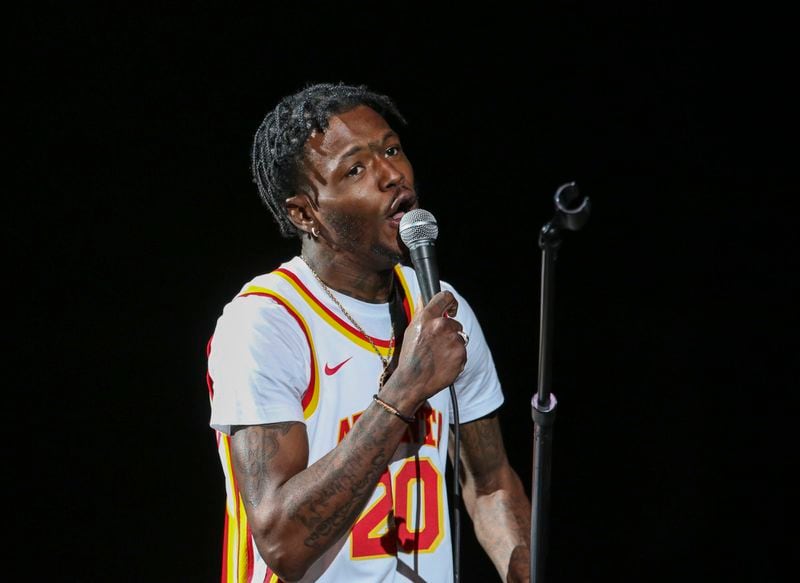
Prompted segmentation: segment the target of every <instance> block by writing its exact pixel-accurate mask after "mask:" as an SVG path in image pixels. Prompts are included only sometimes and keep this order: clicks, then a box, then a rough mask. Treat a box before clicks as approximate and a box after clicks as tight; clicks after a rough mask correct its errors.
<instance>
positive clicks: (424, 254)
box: [409, 241, 442, 305]
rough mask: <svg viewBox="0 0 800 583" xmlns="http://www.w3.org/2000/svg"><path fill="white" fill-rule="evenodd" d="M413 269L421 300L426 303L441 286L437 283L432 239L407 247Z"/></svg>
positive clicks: (436, 268) (437, 270) (437, 274)
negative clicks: (415, 273)
mask: <svg viewBox="0 0 800 583" xmlns="http://www.w3.org/2000/svg"><path fill="white" fill-rule="evenodd" d="M409 251H410V255H411V262H412V263H413V264H414V271H416V272H417V280H418V281H419V289H420V291H421V292H422V301H423V303H424V304H426V305H427V303H428V302H429V301H431V298H432V297H433V296H435V295H436V294H438V293H439V292H440V291H441V290H442V288H441V284H440V283H439V268H438V267H437V265H436V248H435V247H434V245H433V241H431V242H428V243H426V244H424V245H419V246H417V247H415V248H414V249H409Z"/></svg>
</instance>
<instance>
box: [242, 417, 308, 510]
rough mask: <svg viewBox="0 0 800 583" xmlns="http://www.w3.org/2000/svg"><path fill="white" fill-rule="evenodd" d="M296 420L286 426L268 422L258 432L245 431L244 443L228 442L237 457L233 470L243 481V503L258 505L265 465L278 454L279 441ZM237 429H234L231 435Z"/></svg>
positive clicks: (263, 488) (264, 475) (262, 493)
mask: <svg viewBox="0 0 800 583" xmlns="http://www.w3.org/2000/svg"><path fill="white" fill-rule="evenodd" d="M296 423H297V422H296V421H288V422H286V423H271V424H269V425H262V426H260V430H255V431H253V430H248V429H247V428H244V429H243V430H244V431H245V434H244V436H243V437H244V439H243V440H231V444H232V445H233V446H234V447H235V448H236V450H237V454H238V455H236V456H234V459H235V460H236V462H237V466H236V469H237V470H238V471H239V473H240V474H241V475H242V476H246V479H245V480H244V488H245V491H243V492H242V493H241V494H242V497H243V498H244V501H245V503H246V504H249V505H250V506H252V507H253V508H255V507H256V506H258V504H259V503H260V502H261V499H262V497H263V496H264V490H265V486H266V483H267V462H269V461H270V460H271V459H272V458H273V457H275V454H277V453H278V449H279V447H280V443H279V442H278V438H279V437H282V436H284V435H286V434H287V433H289V429H291V427H292V425H294V424H296ZM236 431H237V429H234V433H235V432H236Z"/></svg>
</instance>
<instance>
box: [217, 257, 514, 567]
mask: <svg viewBox="0 0 800 583" xmlns="http://www.w3.org/2000/svg"><path fill="white" fill-rule="evenodd" d="M395 277H396V283H399V285H400V286H401V288H402V297H403V306H404V309H405V311H406V316H407V318H408V320H410V319H411V318H412V317H413V315H414V312H415V309H416V308H417V306H418V302H419V301H420V291H419V287H418V285H417V280H416V275H415V273H414V270H413V269H410V268H407V267H403V266H399V265H398V266H397V267H396V269H395ZM442 287H443V288H444V289H449V290H451V291H453V293H454V294H455V295H456V298H457V299H458V301H459V309H458V314H457V316H456V318H457V319H458V320H459V322H461V323H462V325H463V326H464V330H465V331H466V332H467V333H468V334H469V336H470V343H469V345H468V354H467V356H468V361H467V366H466V368H465V370H464V372H463V373H462V374H461V375H460V376H459V378H458V379H457V380H456V382H455V387H456V391H457V394H458V406H459V419H460V421H461V423H465V422H467V421H471V420H473V419H477V418H479V417H481V416H483V415H486V414H488V413H490V412H491V411H493V410H495V409H496V408H497V407H499V406H500V405H501V404H502V402H503V396H502V392H501V390H500V384H499V381H498V379H497V374H496V371H495V368H494V364H493V362H492V358H491V353H490V351H489V349H488V347H487V346H486V342H485V340H484V337H483V334H482V332H481V330H480V326H479V324H478V322H477V320H476V319H475V316H474V314H473V312H472V310H471V308H470V307H469V305H468V304H467V303H466V301H465V300H464V299H463V298H461V297H460V296H459V295H458V294H456V293H455V291H454V290H453V289H452V287H450V286H449V285H447V284H446V283H444V282H443V283H442ZM332 293H334V294H336V292H335V291H334V292H332ZM336 297H337V299H338V300H339V302H340V303H341V304H342V305H344V307H345V309H346V310H347V312H349V314H350V315H351V317H352V318H353V319H354V320H355V321H356V322H357V323H358V325H359V326H360V327H361V328H362V329H363V331H364V332H366V334H368V335H369V336H370V337H371V339H372V342H370V341H369V339H367V338H366V337H365V335H364V334H363V333H362V332H361V331H360V330H359V329H358V328H357V327H354V326H353V325H352V324H351V323H350V321H349V320H348V318H347V317H345V316H344V314H343V313H342V311H341V309H340V308H339V307H338V306H336V304H335V303H333V302H332V301H331V300H330V298H329V297H328V296H327V294H326V293H325V291H324V290H323V289H322V287H321V286H320V285H319V283H318V282H317V281H316V279H315V278H314V276H313V274H312V273H311V271H310V269H309V268H308V266H306V265H305V263H304V262H303V261H302V260H301V259H299V258H294V259H292V260H291V261H289V262H287V263H285V264H283V265H282V266H281V267H280V268H278V269H276V270H275V271H273V272H272V273H269V274H266V275H262V276H258V277H256V278H255V279H253V280H252V281H251V282H250V283H249V284H247V285H245V286H244V288H243V289H242V291H241V293H240V294H239V295H238V296H237V297H236V298H235V299H234V300H233V301H232V302H231V303H229V304H228V306H226V308H225V311H224V312H223V315H222V316H221V317H220V319H219V321H218V323H217V328H216V330H215V333H214V336H213V337H212V339H211V341H210V342H209V390H210V395H211V402H212V408H211V410H212V414H211V426H212V427H213V428H214V429H215V430H216V432H217V442H218V446H219V453H220V459H221V461H222V466H223V470H224V473H225V477H226V488H227V492H228V501H227V508H226V521H225V522H226V528H225V544H224V550H223V581H235V582H243V581H246V582H252V581H259V582H261V581H276V582H277V581H278V578H277V577H276V576H275V575H274V574H272V572H271V570H270V569H269V566H268V565H266V564H265V563H264V561H263V560H262V559H261V557H260V555H259V554H258V550H257V549H256V548H255V544H254V543H253V540H252V536H251V534H250V531H249V528H248V527H247V518H246V514H245V511H244V504H243V502H242V500H241V497H240V496H239V493H238V491H237V489H236V484H235V483H234V480H233V472H232V471H231V466H230V464H231V461H230V441H229V440H230V437H229V434H230V427H231V426H233V425H249V424H263V423H276V422H282V421H301V422H303V423H305V425H306V431H307V433H308V441H309V460H308V463H309V465H311V464H313V463H314V462H316V461H317V460H318V459H319V458H321V457H322V456H324V455H325V454H326V453H328V452H329V451H330V450H332V449H333V448H334V447H336V445H337V444H338V443H339V442H340V441H341V440H342V439H343V438H344V436H345V435H347V433H348V432H349V431H350V430H351V429H352V427H353V425H354V424H355V423H356V422H357V420H358V417H359V416H360V415H361V413H362V412H363V411H364V410H365V409H366V408H367V407H368V406H369V404H370V403H371V402H372V396H373V395H374V394H375V393H376V392H377V388H378V378H379V375H380V373H381V371H382V369H383V363H382V362H381V359H380V358H379V357H378V355H377V354H376V352H375V349H376V348H377V350H378V351H380V352H381V354H382V355H383V356H384V358H387V357H388V356H390V354H391V350H392V342H391V337H392V323H391V318H390V315H389V309H388V305H387V304H370V303H367V302H361V301H358V300H355V299H353V298H350V297H347V296H345V295H343V294H336ZM373 344H374V347H373ZM451 406H452V405H451V398H450V392H449V391H448V390H447V389H444V390H442V391H440V392H439V393H438V394H436V395H435V396H433V397H432V398H430V399H429V400H428V403H427V405H426V406H425V407H423V408H421V409H420V411H418V413H417V423H416V424H412V425H410V426H409V430H408V431H407V434H406V435H405V437H404V438H403V440H402V442H401V444H400V445H399V447H398V448H397V451H396V452H395V454H394V456H393V458H392V460H391V462H390V463H389V466H388V468H387V470H386V472H384V474H383V475H382V476H381V478H380V480H379V481H378V484H377V486H376V488H375V491H374V492H373V494H372V496H371V497H370V499H369V501H368V502H367V504H366V506H365V507H364V510H363V511H362V513H361V515H360V516H359V518H358V519H357V520H356V522H355V524H354V526H353V528H352V529H351V530H350V532H349V534H348V535H347V536H345V537H343V538H342V539H341V540H339V541H338V543H337V544H335V545H334V546H333V547H332V548H331V549H329V550H328V551H327V552H326V553H325V554H324V555H323V556H322V557H321V558H320V559H318V560H317V561H316V562H315V563H314V565H312V567H311V568H310V569H309V571H308V572H307V573H306V576H305V577H304V578H303V579H302V581H304V582H305V581H320V582H342V581H346V582H347V583H355V582H358V581H364V582H367V581H369V582H375V581H398V582H399V581H404V582H405V581H419V580H422V581H425V582H426V583H434V582H442V583H443V582H450V581H452V578H453V575H452V572H453V565H452V545H451V538H450V524H449V518H448V516H449V515H448V498H447V487H446V485H445V468H446V463H447V440H448V425H449V422H450V419H451ZM387 414H388V413H387Z"/></svg>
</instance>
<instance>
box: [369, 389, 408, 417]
mask: <svg viewBox="0 0 800 583" xmlns="http://www.w3.org/2000/svg"><path fill="white" fill-rule="evenodd" d="M372 399H373V400H374V401H375V402H376V403H378V405H380V406H381V407H383V408H384V409H386V410H387V411H388V412H389V413H391V414H392V415H397V416H398V417H400V419H402V420H403V421H405V422H406V423H414V422H415V421H416V420H417V418H416V417H408V416H406V415H403V414H402V413H401V412H400V411H398V410H397V409H395V408H394V407H392V406H391V405H390V404H389V403H387V402H386V401H384V400H382V399H381V398H379V397H378V395H372Z"/></svg>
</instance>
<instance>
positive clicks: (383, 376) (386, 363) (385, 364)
mask: <svg viewBox="0 0 800 583" xmlns="http://www.w3.org/2000/svg"><path fill="white" fill-rule="evenodd" d="M300 259H302V260H303V263H305V264H306V267H308V269H309V270H310V271H311V273H312V274H313V275H314V278H315V279H316V280H317V281H318V282H319V285H320V287H321V288H322V289H323V290H324V291H325V293H326V294H328V297H329V298H330V299H331V300H332V301H333V303H334V304H336V305H337V306H338V308H339V310H341V312H342V314H344V315H345V317H346V318H347V319H348V320H350V323H351V324H352V325H353V326H355V327H356V328H357V329H358V331H359V332H361V334H362V335H363V336H364V338H366V339H367V341H368V342H369V343H370V344H371V345H372V350H374V351H375V354H377V355H378V358H380V359H381V363H383V370H381V374H380V376H379V377H378V390H379V391H380V390H381V389H382V388H383V383H384V381H385V380H386V373H387V371H388V370H389V364H390V363H391V362H392V356H394V324H392V336H391V338H390V339H389V355H388V357H387V358H384V356H383V355H382V354H381V351H380V350H378V347H377V346H375V343H374V342H373V341H372V336H370V335H369V334H367V333H366V332H365V331H364V329H363V328H362V327H361V326H360V325H359V323H358V322H356V321H355V318H353V316H351V315H350V312H348V311H347V310H346V309H345V307H344V306H343V305H342V304H341V303H340V302H339V300H337V299H336V296H335V295H333V292H332V291H331V289H330V288H329V287H328V286H327V285H326V284H325V282H324V281H322V278H321V277H320V276H319V275H317V272H316V271H314V268H313V267H311V264H310V263H309V262H308V260H307V259H306V258H305V256H303V255H301V256H300Z"/></svg>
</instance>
